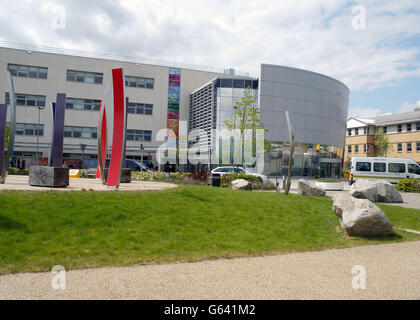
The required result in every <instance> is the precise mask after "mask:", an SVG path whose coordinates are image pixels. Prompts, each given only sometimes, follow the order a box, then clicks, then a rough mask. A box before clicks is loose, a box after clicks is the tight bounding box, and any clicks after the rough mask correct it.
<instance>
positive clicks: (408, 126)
mask: <svg viewBox="0 0 420 320" xmlns="http://www.w3.org/2000/svg"><path fill="white" fill-rule="evenodd" d="M410 131H411V123H407V132H410Z"/></svg>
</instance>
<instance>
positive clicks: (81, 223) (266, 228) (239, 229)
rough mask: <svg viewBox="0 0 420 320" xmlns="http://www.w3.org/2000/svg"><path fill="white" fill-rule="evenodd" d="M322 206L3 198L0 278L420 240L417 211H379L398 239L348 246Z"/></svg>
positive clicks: (232, 196)
mask: <svg viewBox="0 0 420 320" xmlns="http://www.w3.org/2000/svg"><path fill="white" fill-rule="evenodd" d="M331 206H332V202H331V199H330V198H327V197H320V198H315V197H302V196H298V195H289V196H288V197H286V196H284V195H281V194H276V193H273V192H246V191H245V192H240V191H232V190H230V189H222V188H211V187H204V186H180V187H179V188H176V189H173V190H170V191H164V192H121V191H116V192H88V191H87V192H62V191H50V192H0V233H1V237H0V274H4V273H11V272H23V271H41V270H42V271H47V270H48V271H49V270H51V268H52V266H54V265H63V266H64V267H65V268H66V269H75V268H87V267H97V266H107V265H130V264H138V263H155V262H156V263H159V262H170V261H176V260H178V261H195V260H201V259H211V258H217V257H237V256H244V255H259V254H267V253H281V252H290V251H304V250H322V249H326V248H332V247H334V248H337V247H348V246H354V245H362V244H376V243H386V242H395V241H404V240H414V239H417V240H420V236H419V235H415V234H411V233H406V232H403V231H400V230H398V228H408V229H415V230H420V210H413V209H405V208H401V207H392V206H385V205H381V208H382V209H383V210H384V211H385V214H387V216H388V217H389V218H390V220H391V222H392V223H393V224H394V230H395V231H396V235H395V236H393V237H389V238H382V239H366V238H348V237H346V236H345V235H344V233H343V231H342V230H341V228H340V227H339V222H338V219H337V217H336V216H335V214H334V213H333V212H332V210H331Z"/></svg>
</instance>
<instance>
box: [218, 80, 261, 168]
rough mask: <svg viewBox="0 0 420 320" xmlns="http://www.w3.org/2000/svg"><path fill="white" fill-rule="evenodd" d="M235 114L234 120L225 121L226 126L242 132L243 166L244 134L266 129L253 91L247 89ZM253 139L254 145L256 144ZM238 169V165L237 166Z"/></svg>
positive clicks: (249, 88)
mask: <svg viewBox="0 0 420 320" xmlns="http://www.w3.org/2000/svg"><path fill="white" fill-rule="evenodd" d="M234 108H235V114H234V116H233V118H232V119H230V120H225V121H224V123H225V125H226V126H227V127H228V128H229V129H231V130H235V129H239V130H240V132H241V150H242V164H243V161H244V147H245V141H244V133H245V130H246V129H252V130H255V129H264V125H263V123H262V122H261V120H260V113H261V111H260V110H259V108H257V107H256V106H255V100H254V97H253V96H252V89H251V87H248V88H246V89H245V95H244V96H243V97H242V98H241V100H240V101H237V102H236V103H235V105H234ZM254 142H255V141H254V139H253V143H254ZM236 167H238V164H236Z"/></svg>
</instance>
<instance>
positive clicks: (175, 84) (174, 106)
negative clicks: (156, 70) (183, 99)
mask: <svg viewBox="0 0 420 320" xmlns="http://www.w3.org/2000/svg"><path fill="white" fill-rule="evenodd" d="M180 86H181V69H174V68H169V83H168V118H167V119H168V120H167V123H166V126H167V128H168V129H171V130H172V131H173V132H174V133H175V137H170V138H172V139H174V138H176V137H178V131H179V101H180Z"/></svg>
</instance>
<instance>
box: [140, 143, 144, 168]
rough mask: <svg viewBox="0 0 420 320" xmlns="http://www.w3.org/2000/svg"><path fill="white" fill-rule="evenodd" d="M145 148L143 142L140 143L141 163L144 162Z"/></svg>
mask: <svg viewBox="0 0 420 320" xmlns="http://www.w3.org/2000/svg"><path fill="white" fill-rule="evenodd" d="M143 149H144V147H143V143H142V144H140V163H142V164H143Z"/></svg>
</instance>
